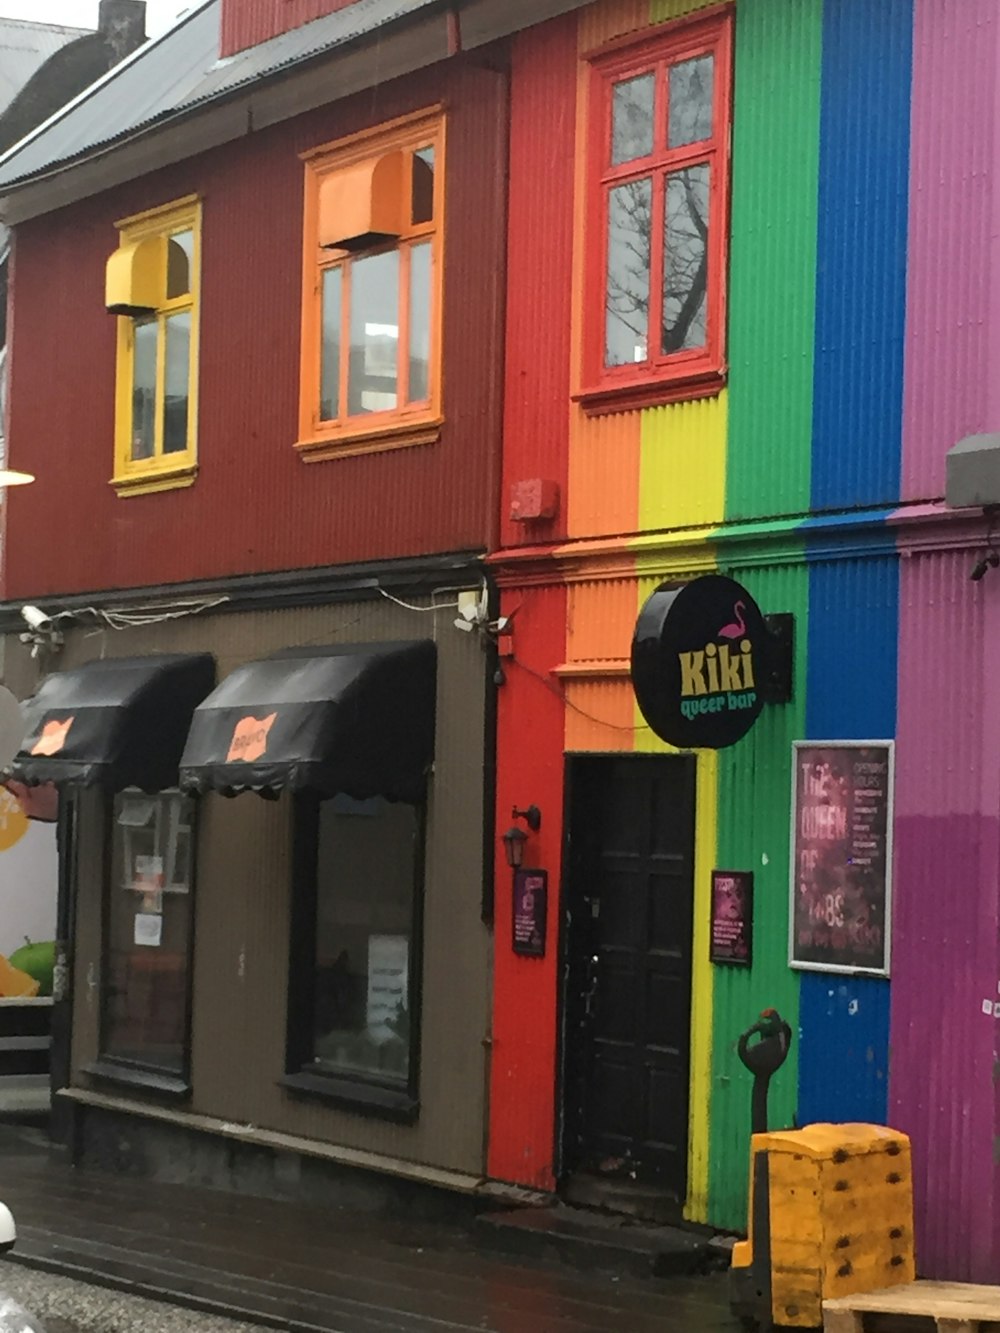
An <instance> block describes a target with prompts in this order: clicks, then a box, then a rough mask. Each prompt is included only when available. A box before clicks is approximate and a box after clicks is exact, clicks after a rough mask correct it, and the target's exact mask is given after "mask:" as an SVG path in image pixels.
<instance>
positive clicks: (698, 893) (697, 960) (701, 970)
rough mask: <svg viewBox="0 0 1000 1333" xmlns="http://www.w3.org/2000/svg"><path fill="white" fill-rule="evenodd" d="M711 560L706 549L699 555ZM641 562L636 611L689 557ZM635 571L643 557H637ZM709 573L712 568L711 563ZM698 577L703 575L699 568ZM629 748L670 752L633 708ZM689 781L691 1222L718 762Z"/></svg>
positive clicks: (703, 1088)
mask: <svg viewBox="0 0 1000 1333" xmlns="http://www.w3.org/2000/svg"><path fill="white" fill-rule="evenodd" d="M702 554H703V556H707V557H709V558H711V557H713V556H714V552H713V550H712V547H711V546H706V547H705V548H704V550H703V552H702ZM646 562H647V563H649V564H654V563H655V565H656V571H655V573H654V572H652V571H650V572H649V573H647V574H646V576H645V577H643V578H640V580H639V586H638V591H639V606H641V605H642V604H643V602H644V601H645V600H646V598H647V597H648V596H649V595H650V593H651V592H652V591H653V590H654V589H655V588H656V586H657V584H659V583H660V582H662V581H663V579H664V578H665V577H666V578H669V577H670V576H671V574H672V573H673V574H682V573H683V574H689V573H690V572H691V562H690V553H689V552H688V553H684V552H679V553H678V556H677V560H676V565H675V566H674V567H673V568H671V565H672V563H673V562H671V561H670V560H669V558H668V557H666V556H665V553H664V552H663V550H662V549H661V550H660V551H659V552H658V553H657V555H655V556H654V555H652V554H650V555H648V556H646ZM639 564H640V568H641V566H642V564H643V556H642V555H640V557H639ZM711 568H715V564H714V559H713V561H712V565H711ZM699 572H707V570H706V569H704V568H703V569H701V570H699ZM635 726H636V739H635V748H636V750H637V751H639V752H641V753H645V754H670V753H676V751H675V750H673V748H672V747H671V746H669V745H666V744H665V743H664V742H663V741H661V740H660V739H659V738H658V737H656V736H654V735H653V733H652V732H651V731H650V729H649V727H648V726H646V724H645V722H644V721H643V718H642V714H641V713H640V712H639V710H638V707H636V710H635ZM697 759H698V766H697V775H696V779H695V783H696V786H695V831H694V935H693V939H692V943H691V947H692V949H693V951H694V953H693V958H692V966H691V1071H690V1079H689V1097H690V1104H689V1111H688V1196H687V1200H686V1202H685V1205H684V1216H685V1217H686V1218H687V1219H688V1220H689V1221H691V1222H705V1221H707V1220H708V1160H709V1143H710V1138H709V1106H710V1103H711V1093H712V1004H713V979H712V965H711V963H710V962H709V961H708V944H709V929H710V926H709V923H710V919H711V893H712V883H711V875H712V869H713V867H714V865H715V860H716V848H717V846H718V795H719V793H718V787H719V761H718V755H717V754H716V753H715V751H714V750H699V751H698V754H697Z"/></svg>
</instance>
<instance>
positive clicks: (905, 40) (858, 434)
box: [811, 0, 913, 509]
mask: <svg viewBox="0 0 1000 1333" xmlns="http://www.w3.org/2000/svg"><path fill="white" fill-rule="evenodd" d="M912 46H913V0H877V3H872V0H826V2H825V5H824V11H823V64H822V84H821V88H820V176H819V179H820V185H819V219H818V231H817V274H816V325H815V329H816V333H815V338H816V342H815V356H814V393H813V456H812V497H811V498H812V507H813V509H850V508H854V507H856V506H873V505H889V504H893V503H894V502H895V501H896V499H897V497H898V495H899V479H900V459H901V431H902V397H903V332H904V318H905V312H906V239H907V210H908V191H909V152H910V91H911V83H912Z"/></svg>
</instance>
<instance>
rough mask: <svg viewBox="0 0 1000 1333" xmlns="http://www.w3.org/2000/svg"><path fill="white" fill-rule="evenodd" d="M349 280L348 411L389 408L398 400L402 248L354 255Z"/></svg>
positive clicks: (360, 412)
mask: <svg viewBox="0 0 1000 1333" xmlns="http://www.w3.org/2000/svg"><path fill="white" fill-rule="evenodd" d="M350 280H351V362H350V368H349V378H348V389H347V412H348V415H349V416H352V417H353V416H360V415H362V414H364V413H367V412H389V411H392V409H393V408H395V407H397V406H398V398H397V386H396V378H397V369H396V368H397V366H398V365H399V251H398V250H390V251H388V252H387V253H385V254H381V255H369V256H368V257H367V258H366V259H356V260H355V261H354V263H353V264H352V265H351V279H350Z"/></svg>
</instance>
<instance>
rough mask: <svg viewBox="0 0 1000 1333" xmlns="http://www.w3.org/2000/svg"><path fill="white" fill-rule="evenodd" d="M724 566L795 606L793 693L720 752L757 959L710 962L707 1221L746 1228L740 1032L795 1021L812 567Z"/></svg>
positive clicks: (761, 597) (791, 1064) (721, 828)
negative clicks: (797, 835)
mask: <svg viewBox="0 0 1000 1333" xmlns="http://www.w3.org/2000/svg"><path fill="white" fill-rule="evenodd" d="M720 565H721V572H723V573H727V574H731V575H732V577H733V578H735V579H737V580H739V582H741V583H743V584H744V585H745V586H746V587H747V589H748V590H749V591H750V593H751V594H752V595H753V597H754V599H755V600H756V602H757V604H758V605H759V606H760V608H761V610H762V611H764V612H765V613H770V612H777V611H791V612H792V613H793V614H794V616H795V618H796V621H795V623H796V647H795V682H796V684H795V699H794V701H793V702H792V703H790V704H783V705H770V706H768V707H767V708H765V709H764V711H763V713H762V714H761V716H760V718H759V720H758V721H757V723H756V725H755V726H754V728H753V729H752V730H751V731H750V733H749V734H748V735H747V736H746V737H745V738H744V739H743V740H742V741H740V742H739V743H738V744H737V745H734V746H731V747H730V748H729V749H728V750H722V751H720V752H719V760H718V762H719V813H718V821H719V825H718V861H717V863H716V864H717V865H719V866H725V867H727V868H729V869H736V870H752V871H753V873H754V961H753V967H752V968H750V969H744V968H734V967H717V968H715V969H713V970H714V974H715V995H714V1005H713V1025H712V1026H713V1036H712V1118H711V1162H710V1168H709V1219H710V1221H712V1222H713V1223H714V1224H715V1225H717V1226H722V1227H727V1228H732V1229H733V1230H742V1229H743V1228H744V1227H745V1225H746V1215H747V1213H746V1208H747V1161H748V1160H749V1157H748V1154H749V1144H750V1091H751V1087H752V1079H751V1077H750V1074H749V1073H748V1072H747V1071H746V1070H745V1069H744V1067H743V1065H742V1064H741V1063H740V1061H739V1058H738V1056H737V1054H736V1040H737V1038H738V1036H739V1035H740V1033H741V1032H743V1031H745V1030H746V1029H747V1028H748V1027H749V1026H750V1024H751V1023H753V1022H754V1021H755V1020H756V1018H757V1016H758V1014H759V1013H760V1011H761V1010H762V1009H764V1008H767V1007H769V1006H771V1007H774V1008H776V1009H778V1010H779V1011H780V1013H781V1015H782V1017H783V1018H785V1019H787V1021H788V1022H789V1023H791V1025H792V1027H793V1028H796V1027H797V1026H798V1021H799V980H798V976H797V975H796V974H795V973H794V972H792V971H791V970H790V969H789V967H788V961H787V958H788V953H787V940H788V841H789V833H788V830H789V818H790V794H791V780H792V778H791V764H792V741H793V740H796V739H798V738H799V737H801V736H802V735H803V726H804V722H805V697H804V696H805V680H806V648H807V643H808V574H807V571H806V568H805V566H804V564H800V563H789V564H781V565H773V566H762V567H760V568H754V567H751V568H747V569H741V568H739V567H736V568H733V567H731V566H726V565H725V564H724V563H722V562H721V561H720ZM798 1057H799V1052H798V1043H797V1042H795V1043H793V1045H792V1050H791V1054H790V1056H789V1058H788V1061H787V1063H786V1064H785V1066H784V1067H783V1068H782V1070H781V1071H780V1073H778V1074H777V1075H776V1076H775V1078H774V1080H773V1081H772V1084H771V1099H770V1119H771V1124H772V1126H774V1127H776V1128H777V1127H780V1126H784V1125H791V1124H792V1123H793V1120H794V1117H795V1104H796V1094H797V1088H798Z"/></svg>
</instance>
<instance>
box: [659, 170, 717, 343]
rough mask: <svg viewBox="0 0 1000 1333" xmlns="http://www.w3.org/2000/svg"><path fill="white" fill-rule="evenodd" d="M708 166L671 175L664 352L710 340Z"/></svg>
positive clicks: (667, 226)
mask: <svg viewBox="0 0 1000 1333" xmlns="http://www.w3.org/2000/svg"><path fill="white" fill-rule="evenodd" d="M708 172H709V169H708V163H707V162H702V163H700V164H699V165H698V166H696V167H687V168H685V170H684V171H674V172H671V174H670V175H669V176H668V177H667V207H666V235H665V238H664V239H665V252H664V260H663V351H664V354H667V353H670V352H680V351H683V350H684V349H685V348H689V347H704V346H705V341H706V337H707V332H708V330H707V307H706V299H705V298H706V293H707V290H708V185H709V174H708Z"/></svg>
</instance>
